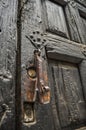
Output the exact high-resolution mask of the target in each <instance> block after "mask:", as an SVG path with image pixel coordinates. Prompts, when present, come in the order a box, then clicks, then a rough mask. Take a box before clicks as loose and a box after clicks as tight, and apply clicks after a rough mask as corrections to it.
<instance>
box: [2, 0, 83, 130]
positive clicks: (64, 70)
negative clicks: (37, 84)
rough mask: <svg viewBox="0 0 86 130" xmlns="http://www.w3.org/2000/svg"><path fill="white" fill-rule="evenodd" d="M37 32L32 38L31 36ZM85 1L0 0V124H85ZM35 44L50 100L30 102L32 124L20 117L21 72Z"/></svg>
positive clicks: (14, 128) (8, 129)
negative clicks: (39, 47)
mask: <svg viewBox="0 0 86 130" xmlns="http://www.w3.org/2000/svg"><path fill="white" fill-rule="evenodd" d="M38 33H40V34H42V35H41V37H40V38H38V41H35V36H36V35H38ZM85 34H86V1H85V0H18V1H17V0H4V1H3V0H1V1H0V130H19V129H20V130H29V129H30V130H82V129H83V130H85V129H86V36H85ZM27 36H28V37H29V36H33V41H34V42H35V44H37V42H39V43H41V44H42V42H41V40H42V36H43V37H44V39H45V41H47V45H46V47H44V48H43V49H42V51H41V54H42V57H43V58H44V59H45V61H46V66H47V72H48V77H49V86H50V89H51V102H50V103H49V104H46V105H43V104H38V103H37V102H36V108H35V109H36V124H34V125H31V126H28V125H25V124H24V122H23V120H22V104H23V100H22V98H23V95H22V91H23V92H24V75H25V74H26V67H27V65H28V63H29V62H31V61H32V59H33V51H34V49H35V48H34V46H33V45H32V44H31V42H30V40H28V38H27Z"/></svg>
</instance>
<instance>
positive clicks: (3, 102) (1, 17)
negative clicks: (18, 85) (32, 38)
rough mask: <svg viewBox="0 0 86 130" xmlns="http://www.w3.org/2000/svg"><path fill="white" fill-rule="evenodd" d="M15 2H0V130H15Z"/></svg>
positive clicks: (11, 0)
mask: <svg viewBox="0 0 86 130" xmlns="http://www.w3.org/2000/svg"><path fill="white" fill-rule="evenodd" d="M16 20H17V0H4V1H2V0H1V1H0V130H15V67H16V44H17V28H16Z"/></svg>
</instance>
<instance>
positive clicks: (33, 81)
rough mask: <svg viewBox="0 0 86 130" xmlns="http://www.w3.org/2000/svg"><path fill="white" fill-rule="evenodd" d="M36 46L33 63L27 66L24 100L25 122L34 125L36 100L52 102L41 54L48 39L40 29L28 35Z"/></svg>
mask: <svg viewBox="0 0 86 130" xmlns="http://www.w3.org/2000/svg"><path fill="white" fill-rule="evenodd" d="M26 38H28V39H29V40H30V42H31V43H32V45H33V46H34V47H35V48H36V49H35V50H34V52H33V53H34V55H33V59H34V61H33V63H30V64H29V66H28V67H27V68H26V76H25V81H24V90H25V92H24V99H23V100H24V101H23V123H24V124H25V125H28V126H29V125H32V124H35V123H36V114H35V102H36V98H37V97H38V102H39V103H41V104H47V103H49V102H50V88H49V86H48V75H47V70H46V66H45V59H43V58H42V56H41V50H42V49H43V48H44V46H46V44H47V43H46V40H45V39H44V38H43V34H40V32H39V31H36V32H33V35H30V36H29V37H28V36H26Z"/></svg>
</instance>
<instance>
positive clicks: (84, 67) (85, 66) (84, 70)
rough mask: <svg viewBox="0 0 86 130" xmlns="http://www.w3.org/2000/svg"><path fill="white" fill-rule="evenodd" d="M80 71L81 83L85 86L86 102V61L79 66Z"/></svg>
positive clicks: (85, 95)
mask: <svg viewBox="0 0 86 130" xmlns="http://www.w3.org/2000/svg"><path fill="white" fill-rule="evenodd" d="M79 69H80V75H81V81H82V85H83V94H84V98H85V101H86V61H85V60H83V62H82V63H81V64H80V65H79Z"/></svg>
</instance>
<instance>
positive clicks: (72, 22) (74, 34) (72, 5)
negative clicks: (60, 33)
mask: <svg viewBox="0 0 86 130" xmlns="http://www.w3.org/2000/svg"><path fill="white" fill-rule="evenodd" d="M65 11H66V16H67V22H68V26H69V32H70V37H71V40H73V41H76V42H81V43H84V44H85V42H86V41H85V39H84V37H83V35H84V32H83V26H82V23H81V20H80V15H79V11H78V6H77V3H76V2H74V1H70V2H69V3H68V4H67V6H66V8H65Z"/></svg>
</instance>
